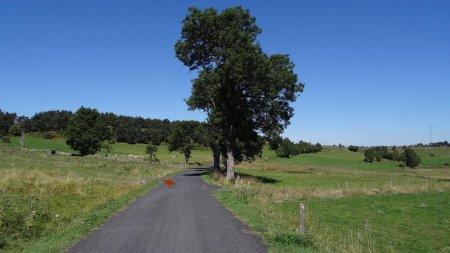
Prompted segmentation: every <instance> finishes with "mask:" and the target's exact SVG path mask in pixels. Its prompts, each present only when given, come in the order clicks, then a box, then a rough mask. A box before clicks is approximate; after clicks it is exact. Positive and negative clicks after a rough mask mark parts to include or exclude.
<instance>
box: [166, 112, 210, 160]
mask: <svg viewBox="0 0 450 253" xmlns="http://www.w3.org/2000/svg"><path fill="white" fill-rule="evenodd" d="M203 134H204V129H203V125H202V124H201V123H200V122H198V121H193V120H191V121H178V122H176V123H175V125H174V127H173V129H172V132H171V134H170V135H169V138H168V139H169V151H170V152H172V151H176V150H178V151H180V153H182V154H183V155H184V159H185V162H186V164H187V163H188V162H189V158H191V153H192V149H193V148H194V145H195V144H199V143H202V142H204V141H205V139H204V135H203Z"/></svg>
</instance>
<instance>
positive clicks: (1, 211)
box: [0, 140, 179, 252]
mask: <svg viewBox="0 0 450 253" xmlns="http://www.w3.org/2000/svg"><path fill="white" fill-rule="evenodd" d="M44 141H47V140H42V141H41V142H44ZM41 142H39V141H38V143H41ZM41 144H42V143H41ZM41 144H39V145H41ZM51 144H53V145H54V146H52V147H63V145H61V144H60V143H58V142H57V141H54V143H51ZM36 145H37V144H36ZM42 145H43V144H42ZM58 145H59V146H58ZM47 149H48V148H47ZM178 171H179V170H177V169H174V168H170V167H164V166H162V165H155V164H150V163H149V162H144V161H117V160H107V159H103V158H98V157H74V156H68V155H49V154H48V153H47V152H45V151H27V150H22V149H20V148H17V147H13V146H8V145H0V175H1V177H0V252H61V251H62V250H64V249H66V248H68V247H69V246H70V245H71V244H72V243H74V242H75V241H77V240H79V239H80V238H81V237H82V236H84V235H86V234H87V233H88V232H89V231H91V230H92V229H93V228H95V227H97V226H99V225H100V224H102V223H103V222H104V221H105V220H106V219H107V218H108V217H110V216H111V215H112V214H113V213H115V212H117V211H119V210H120V209H121V208H123V207H124V206H126V205H127V204H128V203H130V202H132V201H133V200H134V199H136V198H137V197H139V196H141V195H143V194H144V193H146V192H148V190H149V189H151V188H152V187H153V186H155V185H157V184H159V183H160V180H161V179H162V178H163V177H166V176H169V175H171V174H173V173H176V172H178Z"/></svg>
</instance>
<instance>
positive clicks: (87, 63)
mask: <svg viewBox="0 0 450 253" xmlns="http://www.w3.org/2000/svg"><path fill="white" fill-rule="evenodd" d="M235 5H242V6H243V7H244V8H248V9H250V11H251V13H252V15H253V16H255V17H256V19H257V24H258V25H259V26H260V27H261V28H262V29H263V33H262V34H261V36H260V37H259V38H258V40H259V41H260V43H261V45H262V47H263V50H264V51H265V52H267V53H269V54H273V53H286V54H289V55H290V56H291V59H292V60H293V61H294V63H295V64H296V68H295V70H296V73H297V74H298V75H299V78H300V80H301V81H302V82H304V83H305V84H306V87H305V91H304V93H303V94H302V95H301V96H300V97H299V99H298V100H297V102H295V103H294V104H293V106H294V108H295V116H294V117H293V118H292V120H291V125H290V126H289V127H288V129H286V131H285V133H284V136H287V137H289V138H291V139H293V140H295V141H298V140H300V139H303V140H306V141H312V142H321V143H324V144H338V143H342V144H346V145H349V144H354V145H403V144H414V143H418V142H423V143H427V142H429V140H430V131H429V126H430V123H432V128H433V140H434V141H440V140H445V139H446V140H450V14H449V13H450V1H444V0H443V1H438V0H430V1H425V0H423V1H411V0H410V1H401V0H396V1H391V0H377V1H294V0H292V1H171V0H166V1H110V0H105V1H96V0H89V1H87V0H85V1H75V0H71V1H69V0H67V1H56V0H55V1H41V0H40V1H37V0H36V1H13V0H4V1H0V90H1V96H0V109H2V110H6V111H9V112H17V113H18V114H20V115H27V116H32V115H33V114H34V113H36V112H39V111H45V110H51V109H66V110H72V111H75V110H76V109H78V108H79V107H80V106H82V105H83V106H88V107H93V108H96V109H98V110H99V111H102V112H114V113H116V114H123V115H131V116H142V117H146V118H147V117H150V118H168V119H171V120H175V119H179V120H182V119H196V120H203V119H204V117H205V115H204V114H202V113H201V112H190V111H187V106H186V105H185V103H184V101H183V99H185V98H187V97H188V96H189V94H190V89H191V83H190V80H191V79H193V78H195V76H196V73H195V72H192V73H189V71H188V69H187V68H186V67H184V66H183V65H182V64H181V63H180V62H179V61H178V60H177V59H176V58H175V55H174V48H173V47H174V43H175V42H176V40H177V39H178V38H179V36H180V31H181V21H182V19H183V18H184V16H185V15H186V13H187V7H188V6H197V7H199V8H205V7H215V8H218V9H223V8H226V7H231V6H235Z"/></svg>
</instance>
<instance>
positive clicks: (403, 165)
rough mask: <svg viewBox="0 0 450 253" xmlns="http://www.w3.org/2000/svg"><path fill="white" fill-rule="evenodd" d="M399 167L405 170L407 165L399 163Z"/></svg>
mask: <svg viewBox="0 0 450 253" xmlns="http://www.w3.org/2000/svg"><path fill="white" fill-rule="evenodd" d="M398 167H400V168H401V169H402V170H404V169H405V168H406V165H405V163H400V164H399V165H398Z"/></svg>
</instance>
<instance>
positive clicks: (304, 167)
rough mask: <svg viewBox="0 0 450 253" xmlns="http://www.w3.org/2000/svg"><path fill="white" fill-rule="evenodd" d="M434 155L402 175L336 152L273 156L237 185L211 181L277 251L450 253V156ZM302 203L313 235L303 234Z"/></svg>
mask: <svg viewBox="0 0 450 253" xmlns="http://www.w3.org/2000/svg"><path fill="white" fill-rule="evenodd" d="M419 152H420V151H419ZM426 152H429V151H426ZM432 152H433V153H434V156H429V157H428V158H426V159H425V161H424V164H423V165H422V166H420V167H419V168H417V169H406V170H401V169H400V168H398V167H397V166H396V165H395V164H391V163H390V162H388V161H383V162H380V163H378V164H376V163H375V164H366V163H364V162H362V154H360V153H352V152H350V151H346V150H339V149H334V148H331V149H329V150H328V151H326V152H321V153H317V154H307V155H301V156H298V157H294V158H291V159H281V158H276V157H275V156H274V154H273V153H272V154H271V151H268V150H265V152H264V154H263V157H262V158H261V159H257V160H256V161H255V162H252V163H243V164H241V165H239V166H238V168H237V172H238V175H239V177H238V179H237V180H236V182H235V183H229V182H226V181H225V180H224V179H223V177H222V176H220V175H218V174H212V175H209V176H204V178H205V180H207V181H209V182H213V183H216V184H219V185H221V186H223V187H224V188H223V190H219V191H217V192H216V196H217V198H218V199H219V201H221V202H222V203H223V204H224V205H225V206H226V207H227V208H229V209H230V210H231V211H232V212H233V213H235V214H236V216H237V217H239V218H240V219H242V220H243V221H244V222H246V223H247V224H249V226H250V228H251V229H252V230H254V231H255V232H257V233H258V234H260V235H261V236H262V237H263V239H264V240H265V242H266V244H267V245H268V247H269V250H270V251H271V252H450V212H449V211H448V210H450V209H449V208H450V168H448V167H442V166H439V164H440V163H441V162H442V161H448V160H447V159H448V157H449V154H450V149H441V148H435V149H433V150H432ZM332 161H336V162H332ZM214 179H215V180H214ZM302 199H303V200H305V202H306V207H307V218H306V222H307V224H306V229H307V235H306V236H300V235H299V234H298V233H297V228H298V224H299V218H298V215H299V202H300V200H302Z"/></svg>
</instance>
